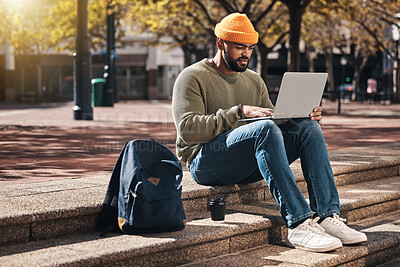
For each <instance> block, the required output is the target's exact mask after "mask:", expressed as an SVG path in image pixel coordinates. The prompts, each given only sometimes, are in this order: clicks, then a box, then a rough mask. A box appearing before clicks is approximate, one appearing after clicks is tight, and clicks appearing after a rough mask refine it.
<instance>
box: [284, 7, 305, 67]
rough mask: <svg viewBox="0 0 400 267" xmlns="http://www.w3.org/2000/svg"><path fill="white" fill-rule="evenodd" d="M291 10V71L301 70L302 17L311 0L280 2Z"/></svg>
mask: <svg viewBox="0 0 400 267" xmlns="http://www.w3.org/2000/svg"><path fill="white" fill-rule="evenodd" d="M280 1H281V2H282V3H284V4H285V5H286V6H287V8H288V10H289V24H290V38H289V53H290V60H289V70H290V71H299V70H300V50H299V44H300V36H301V25H302V17H303V14H304V12H305V10H306V8H307V6H308V5H309V4H310V2H311V0H280Z"/></svg>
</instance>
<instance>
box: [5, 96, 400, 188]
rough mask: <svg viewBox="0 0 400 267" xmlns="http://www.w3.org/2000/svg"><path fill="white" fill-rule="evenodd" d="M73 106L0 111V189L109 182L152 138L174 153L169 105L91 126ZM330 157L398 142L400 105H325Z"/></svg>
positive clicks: (105, 110)
mask: <svg viewBox="0 0 400 267" xmlns="http://www.w3.org/2000/svg"><path fill="white" fill-rule="evenodd" d="M72 106H73V103H72V102H68V103H61V104H60V103H58V104H41V105H3V106H0V147H1V148H0V152H1V157H0V186H1V185H8V184H16V183H30V182H37V181H46V180H55V179H73V178H83V177H93V176H104V175H109V174H110V173H111V171H112V168H113V166H114V163H115V161H116V158H117V156H118V154H119V152H120V150H121V148H122V147H123V145H124V143H125V142H126V141H129V140H132V139H138V138H142V139H148V138H154V139H156V140H159V141H161V142H163V143H165V144H166V145H167V146H168V147H169V148H171V149H172V150H173V151H174V145H175V127H174V124H173V120H172V115H171V105H170V102H168V101H128V102H119V103H116V104H115V105H114V107H94V112H93V113H94V114H93V115H94V120H93V121H75V120H74V119H73V112H72ZM322 106H323V107H324V109H325V116H324V120H323V122H324V124H323V132H324V134H325V138H326V142H327V145H328V149H329V150H333V149H339V148H345V147H352V146H371V145H378V144H388V143H393V142H400V105H399V104H393V105H381V104H372V105H369V104H367V103H343V104H342V106H341V115H338V114H336V113H337V103H336V102H326V101H324V102H323V104H322Z"/></svg>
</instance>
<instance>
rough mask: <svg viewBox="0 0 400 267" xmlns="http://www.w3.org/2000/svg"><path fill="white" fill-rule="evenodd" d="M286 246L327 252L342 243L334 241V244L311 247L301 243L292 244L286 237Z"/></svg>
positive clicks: (340, 245)
mask: <svg viewBox="0 0 400 267" xmlns="http://www.w3.org/2000/svg"><path fill="white" fill-rule="evenodd" d="M286 246H288V247H291V248H297V249H302V250H306V251H310V252H328V251H333V250H336V249H338V248H341V247H342V243H334V244H332V245H330V246H329V247H316V248H312V247H307V246H304V245H302V244H293V243H291V242H290V241H289V240H288V239H286Z"/></svg>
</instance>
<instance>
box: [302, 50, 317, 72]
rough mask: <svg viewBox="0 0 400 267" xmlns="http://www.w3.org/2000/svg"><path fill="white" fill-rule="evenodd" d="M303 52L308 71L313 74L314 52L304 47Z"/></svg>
mask: <svg viewBox="0 0 400 267" xmlns="http://www.w3.org/2000/svg"><path fill="white" fill-rule="evenodd" d="M305 52H306V56H307V61H308V71H309V72H315V64H314V59H315V58H316V53H315V52H314V51H311V50H310V49H309V48H308V47H306V49H305Z"/></svg>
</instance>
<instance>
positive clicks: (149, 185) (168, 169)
mask: <svg viewBox="0 0 400 267" xmlns="http://www.w3.org/2000/svg"><path fill="white" fill-rule="evenodd" d="M181 181H182V166H181V163H180V162H179V160H178V159H177V158H176V156H175V155H174V154H173V153H172V152H171V150H169V149H168V148H167V147H166V146H164V145H163V144H161V143H160V142H157V141H155V140H133V141H129V142H127V143H126V144H125V146H124V148H123V149H122V151H121V154H120V156H119V158H118V160H117V163H116V165H115V167H114V170H113V173H112V175H111V180H110V183H109V186H108V189H107V193H106V197H105V199H104V202H103V206H102V209H101V212H100V215H99V218H98V221H97V226H96V228H97V230H99V231H102V232H103V233H102V235H104V234H105V233H107V232H109V231H112V230H117V229H118V230H120V231H122V232H124V233H128V234H137V233H154V232H170V231H178V230H182V229H183V228H184V227H185V223H186V216H185V211H184V209H183V204H182V198H181V195H182V185H181Z"/></svg>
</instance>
